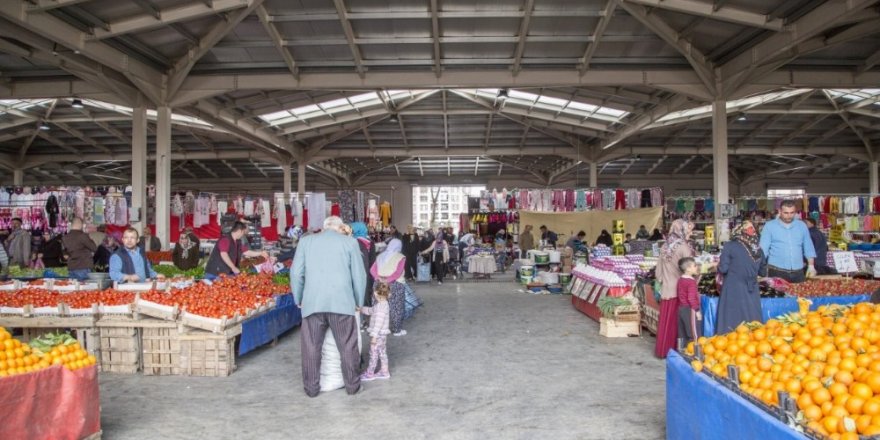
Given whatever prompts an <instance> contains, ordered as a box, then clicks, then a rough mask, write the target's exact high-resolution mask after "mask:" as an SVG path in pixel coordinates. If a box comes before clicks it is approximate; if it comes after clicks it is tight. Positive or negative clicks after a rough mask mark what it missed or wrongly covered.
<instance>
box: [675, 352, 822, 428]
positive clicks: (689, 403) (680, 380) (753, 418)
mask: <svg viewBox="0 0 880 440" xmlns="http://www.w3.org/2000/svg"><path fill="white" fill-rule="evenodd" d="M666 438H667V439H669V440H679V439H680V440H694V439H736V440H741V439H774V440H780V439H806V437H805V436H803V435H802V434H800V433H798V432H797V431H795V430H794V429H792V428H790V427H788V426H786V425H785V424H784V423H782V422H780V421H779V420H777V419H775V418H773V417H772V416H771V415H770V414H768V413H766V412H765V411H763V410H761V409H760V408H758V407H756V406H755V405H752V404H751V403H750V402H748V401H747V400H745V399H743V398H742V397H740V396H738V395H736V394H735V393H733V392H732V391H730V390H729V389H727V388H725V387H724V386H722V385H721V384H719V383H718V382H716V381H715V380H714V379H712V378H711V377H709V376H707V375H705V374H696V373H694V370H693V369H692V368H691V366H690V365H688V363H687V362H686V361H685V360H684V359H683V358H682V357H681V355H679V354H678V353H677V352H675V351H670V352H669V356H667V357H666Z"/></svg>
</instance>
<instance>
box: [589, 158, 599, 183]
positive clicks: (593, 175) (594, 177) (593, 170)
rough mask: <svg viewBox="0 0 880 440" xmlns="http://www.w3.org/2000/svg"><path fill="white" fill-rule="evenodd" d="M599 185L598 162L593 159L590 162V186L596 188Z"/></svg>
mask: <svg viewBox="0 0 880 440" xmlns="http://www.w3.org/2000/svg"><path fill="white" fill-rule="evenodd" d="M598 186H599V168H598V164H597V163H596V162H595V161H593V162H590V188H596V187H598Z"/></svg>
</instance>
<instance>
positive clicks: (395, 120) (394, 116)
mask: <svg viewBox="0 0 880 440" xmlns="http://www.w3.org/2000/svg"><path fill="white" fill-rule="evenodd" d="M388 121H389V122H392V123H395V124H396V123H397V113H392V114H391V117H390V118H388Z"/></svg>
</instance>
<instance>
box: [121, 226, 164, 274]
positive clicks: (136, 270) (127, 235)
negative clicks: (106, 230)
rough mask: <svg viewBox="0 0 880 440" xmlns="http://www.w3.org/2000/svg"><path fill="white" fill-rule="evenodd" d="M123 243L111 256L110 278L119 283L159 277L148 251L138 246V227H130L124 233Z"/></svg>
mask: <svg viewBox="0 0 880 440" xmlns="http://www.w3.org/2000/svg"><path fill="white" fill-rule="evenodd" d="M122 245H123V246H122V248H120V249H119V250H117V251H116V253H115V254H113V256H112V257H110V279H112V280H113V281H116V282H117V283H126V282H134V283H138V282H145V281H150V279H152V278H156V277H157V276H156V271H154V270H153V266H151V265H150V260H148V259H147V255H146V253H145V252H144V250H143V249H141V248H140V247H139V246H138V231H137V229H135V228H128V229H126V230H125V232H123V233H122Z"/></svg>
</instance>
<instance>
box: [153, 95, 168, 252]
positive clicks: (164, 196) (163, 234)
mask: <svg viewBox="0 0 880 440" xmlns="http://www.w3.org/2000/svg"><path fill="white" fill-rule="evenodd" d="M156 113H157V115H156V125H157V127H156V237H158V238H159V240H160V241H161V242H162V248H163V249H166V248H168V246H169V239H170V237H171V219H170V215H171V107H167V106H161V107H159V108H158V109H157V112H156Z"/></svg>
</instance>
